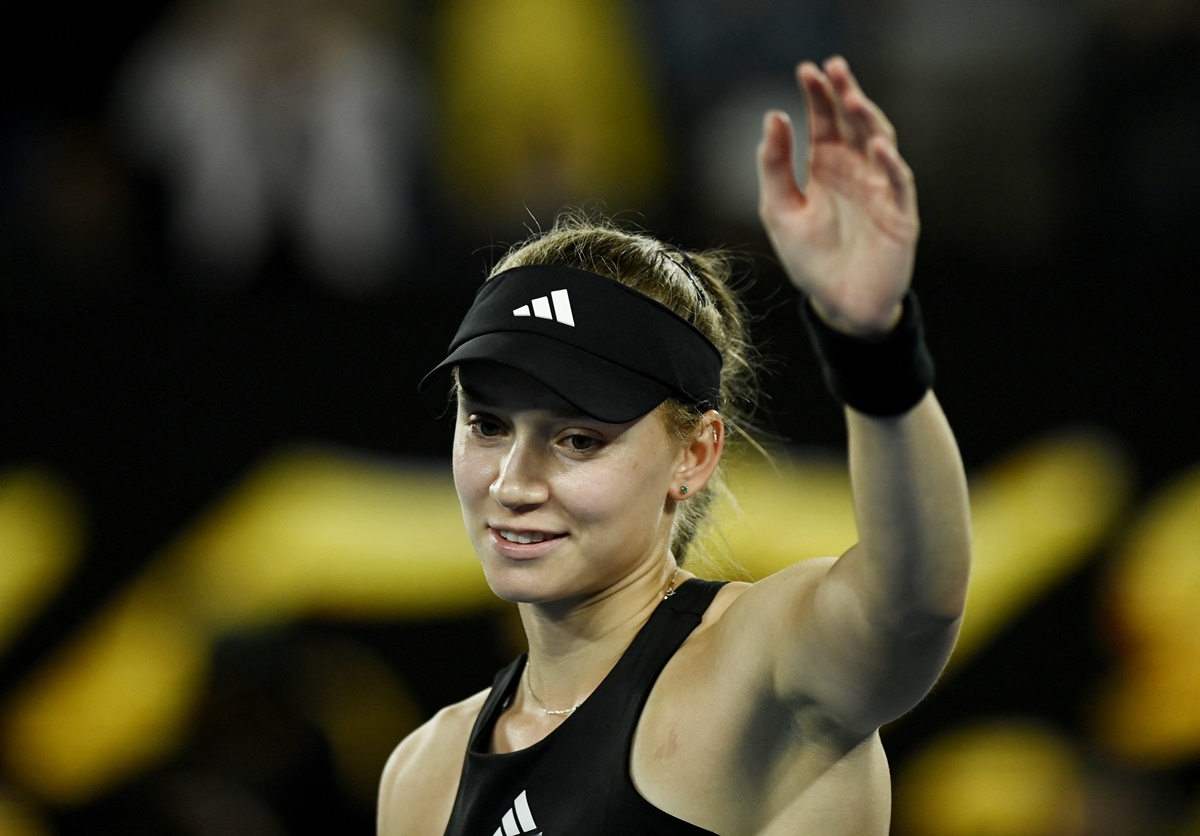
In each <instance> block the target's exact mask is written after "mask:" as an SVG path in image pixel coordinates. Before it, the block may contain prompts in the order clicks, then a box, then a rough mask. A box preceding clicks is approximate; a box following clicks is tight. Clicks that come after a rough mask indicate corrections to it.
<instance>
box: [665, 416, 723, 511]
mask: <svg viewBox="0 0 1200 836" xmlns="http://www.w3.org/2000/svg"><path fill="white" fill-rule="evenodd" d="M724 450H725V421H724V420H723V419H722V418H721V413H719V412H717V411H716V410H715V409H710V410H709V411H708V412H706V413H704V417H703V418H702V420H701V423H700V429H699V430H698V431H697V433H696V436H695V437H694V438H693V439H692V440H691V441H690V442H689V443H688V444H687V446H686V447H684V448H683V450H682V452H681V454H680V458H679V464H678V467H677V469H676V471H675V478H674V480H673V481H672V483H671V490H670V496H671V499H674V500H675V501H677V502H678V501H682V500H685V499H688V498H689V497H692V496H694V495H695V494H697V493H698V492H699V491H700V489H701V488H703V487H704V486H705V485H707V484H708V480H709V479H711V478H712V475H713V473H714V472H716V469H717V465H718V464H720V462H721V454H722V452H724Z"/></svg>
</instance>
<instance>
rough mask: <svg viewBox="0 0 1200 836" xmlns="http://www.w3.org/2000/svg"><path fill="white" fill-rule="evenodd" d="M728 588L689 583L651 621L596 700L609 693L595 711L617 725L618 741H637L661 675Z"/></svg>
mask: <svg viewBox="0 0 1200 836" xmlns="http://www.w3.org/2000/svg"><path fill="white" fill-rule="evenodd" d="M724 585H725V583H724V582H723V581H708V580H703V579H701V578H691V579H689V580H687V581H685V582H684V583H682V584H680V586H679V589H677V590H675V592H674V593H672V594H671V595H669V596H667V597H666V598H665V599H664V600H663V601H662V602H660V603H659V605H658V607H657V608H656V609H655V610H654V613H653V614H652V615H651V616H650V620H649V621H647V622H646V625H645V626H644V627H643V628H642V629H641V631H640V632H639V633H638V634H637V636H635V637H634V640H633V642H632V643H631V644H630V645H629V649H628V650H626V651H625V654H624V655H623V656H622V657H621V659H620V661H618V662H617V664H616V667H614V668H613V670H612V672H611V673H610V674H609V676H608V677H607V678H606V679H605V680H604V682H602V683H601V685H600V688H599V689H597V694H594V695H593V696H597V695H599V694H601V692H603V696H602V698H601V699H598V700H595V701H594V702H595V703H596V706H595V708H596V709H597V710H602V711H603V712H604V713H605V714H607V717H605V718H604V719H603V722H605V723H607V724H611V725H609V728H610V729H611V733H612V734H613V736H614V737H616V738H624V739H627V740H629V741H632V740H633V733H634V730H635V729H636V728H637V723H638V718H639V717H640V716H641V713H642V707H643V706H644V705H645V703H646V699H647V698H648V697H649V696H650V690H651V688H653V686H654V683H655V682H656V681H657V679H658V675H659V674H660V673H661V672H662V669H663V668H664V667H666V665H667V662H669V661H670V660H671V657H672V656H674V655H675V651H677V650H678V649H679V647H680V646H681V645H682V644H683V643H684V641H685V640H686V639H687V637H688V636H689V635H691V633H692V631H693V630H695V629H696V627H697V626H699V624H700V621H701V619H702V618H703V617H704V613H705V611H706V610H707V609H708V607H709V605H710V604H711V603H712V600H713V598H715V597H716V595H717V592H719V591H720V589H721V587H722V586H724ZM586 707H587V702H584V704H583V706H581V707H580V710H581V711H582V710H583V708H586ZM589 713H590V712H589ZM595 719H597V720H599V719H600V718H595Z"/></svg>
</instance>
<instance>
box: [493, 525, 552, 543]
mask: <svg viewBox="0 0 1200 836" xmlns="http://www.w3.org/2000/svg"><path fill="white" fill-rule="evenodd" d="M497 531H498V533H499V534H500V536H501V538H503V539H504V540H507V541H508V542H510V543H520V544H521V545H529V544H530V543H544V542H545V541H546V540H554V539H556V538H558V537H561V536H562V535H561V534H547V533H546V532H544V531H509V530H507V529H498V530H497Z"/></svg>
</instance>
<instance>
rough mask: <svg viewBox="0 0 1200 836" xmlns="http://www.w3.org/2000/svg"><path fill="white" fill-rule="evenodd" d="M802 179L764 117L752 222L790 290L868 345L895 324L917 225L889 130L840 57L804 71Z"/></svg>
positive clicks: (911, 189)
mask: <svg viewBox="0 0 1200 836" xmlns="http://www.w3.org/2000/svg"><path fill="white" fill-rule="evenodd" d="M796 77H797V80H798V82H799V85H800V87H801V89H802V90H803V92H804V94H805V97H806V99H807V103H808V127H809V159H808V177H807V182H806V183H805V186H804V188H803V190H802V189H801V188H800V186H799V185H798V184H797V182H796V176H795V168H794V163H793V159H792V156H793V154H792V126H791V121H790V120H789V119H788V117H787V115H786V114H785V113H782V112H780V111H771V112H769V113H768V114H767V115H766V119H765V122H764V125H763V139H762V142H761V143H760V145H759V149H758V172H759V215H760V217H761V218H762V221H763V224H764V226H765V227H766V230H767V234H768V236H769V237H770V239H771V243H772V244H773V245H774V247H775V252H776V254H777V255H778V256H779V259H780V261H781V262H782V263H783V266H784V269H785V270H786V272H787V274H788V276H789V278H790V279H791V281H792V283H793V284H794V285H795V286H796V287H797V288H798V289H799V290H800V291H802V292H803V293H804V294H806V295H807V296H808V297H809V298H810V300H811V301H812V305H813V307H814V308H815V309H816V311H817V313H818V314H820V316H821V317H822V318H823V319H824V320H825V321H826V322H828V323H829V324H830V325H831V326H833V327H835V328H837V329H839V330H842V331H845V332H847V333H850V334H856V335H862V336H869V335H872V334H878V333H882V332H885V331H887V330H888V329H889V328H891V327H892V325H894V324H895V322H896V321H897V320H898V319H899V317H900V310H901V308H900V303H901V300H902V299H903V297H904V294H905V292H906V291H907V290H908V287H909V284H910V283H911V281H912V268H913V256H914V253H915V251H916V243H917V236H918V233H919V229H920V222H919V220H918V216H917V193H916V187H915V184H914V181H913V175H912V171H911V170H910V169H909V167H908V165H907V164H906V163H905V162H904V160H903V159H902V158H901V156H900V153H899V151H898V150H897V147H896V131H895V129H894V128H893V127H892V124H891V122H889V121H888V119H887V117H886V116H885V115H884V114H883V111H881V110H880V109H879V107H878V106H877V105H876V104H875V103H874V102H872V101H871V100H870V99H868V98H867V96H866V95H865V94H864V93H863V91H862V89H861V88H860V87H859V86H858V81H857V80H856V79H855V78H854V75H853V73H851V71H850V66H849V64H847V63H846V61H845V60H844V59H843V58H840V57H837V58H831V59H829V60H828V61H826V62H825V65H824V68H823V69H822V68H820V67H817V66H816V65H815V64H812V63H809V62H805V63H803V64H801V65H800V66H799V68H798V69H797V71H796Z"/></svg>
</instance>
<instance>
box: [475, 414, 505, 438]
mask: <svg viewBox="0 0 1200 836" xmlns="http://www.w3.org/2000/svg"><path fill="white" fill-rule="evenodd" d="M467 426H469V427H470V428H471V432H473V433H475V434H476V435H478V436H481V437H483V438H495V437H496V436H498V435H500V433H501V432H503V430H504V428H503V427H501V426H500V424H499V422H498V421H496V420H495V419H493V418H491V417H490V416H487V415H472V416H470V417H469V418H467Z"/></svg>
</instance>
